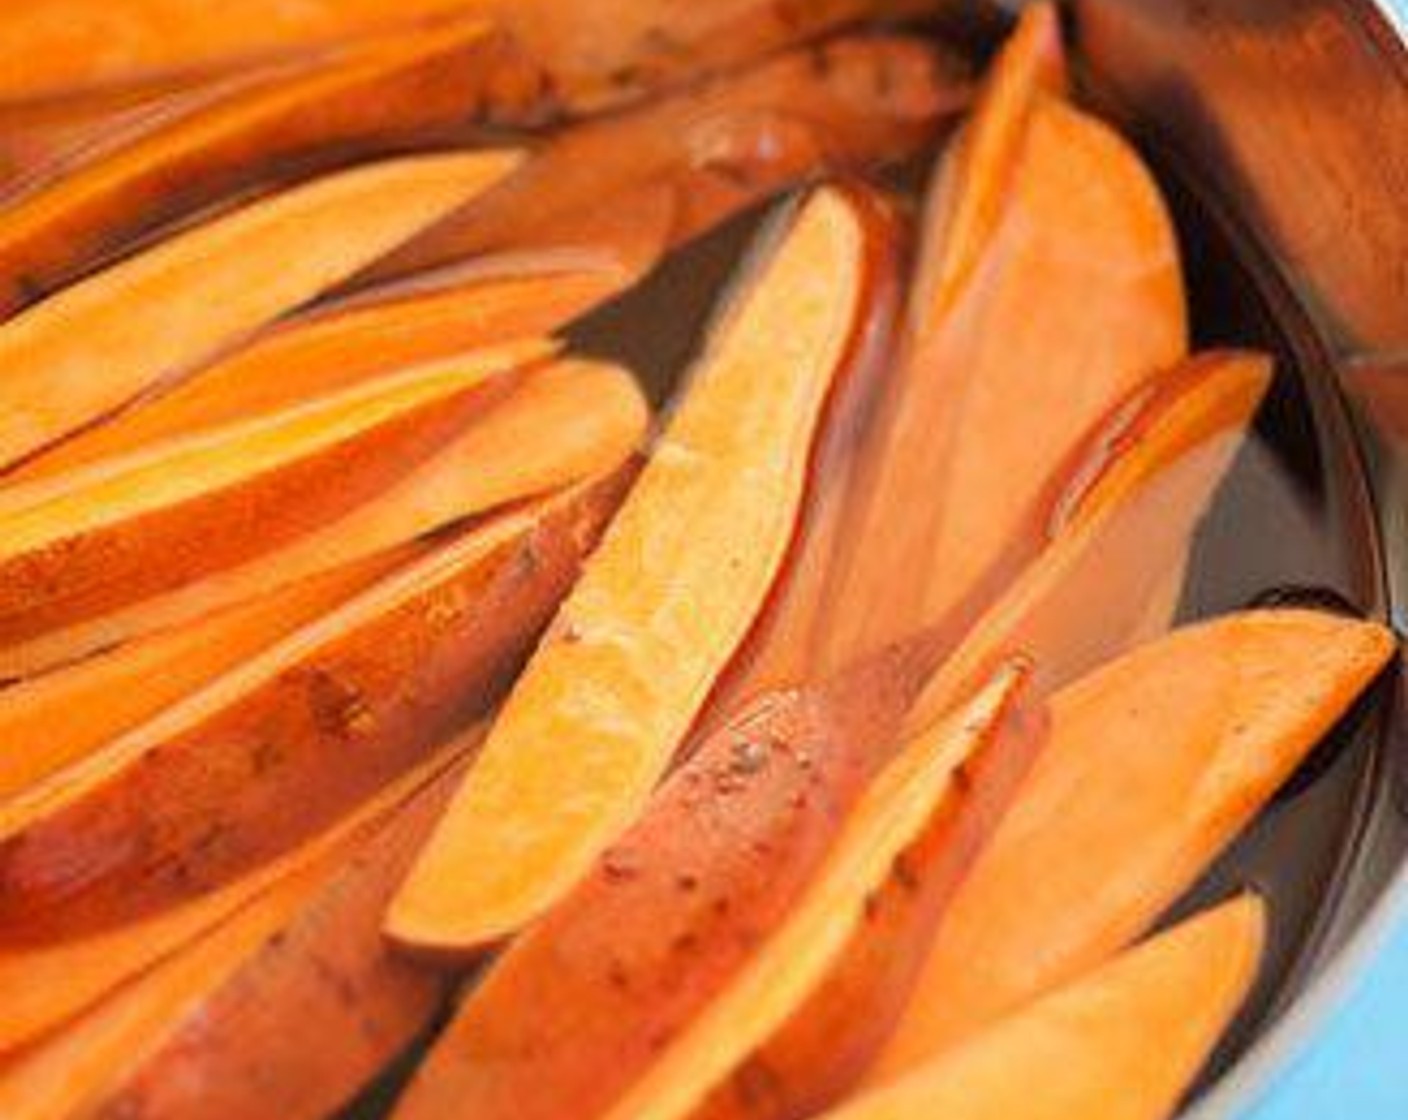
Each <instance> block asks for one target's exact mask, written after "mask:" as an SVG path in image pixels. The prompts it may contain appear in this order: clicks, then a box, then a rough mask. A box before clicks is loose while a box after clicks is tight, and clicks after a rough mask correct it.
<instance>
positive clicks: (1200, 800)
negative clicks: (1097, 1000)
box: [870, 610, 1394, 1084]
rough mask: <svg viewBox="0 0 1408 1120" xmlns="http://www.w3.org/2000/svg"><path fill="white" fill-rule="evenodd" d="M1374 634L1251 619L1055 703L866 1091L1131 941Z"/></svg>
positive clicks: (1288, 752) (1099, 675) (1371, 651)
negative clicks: (1042, 743) (1046, 735)
mask: <svg viewBox="0 0 1408 1120" xmlns="http://www.w3.org/2000/svg"><path fill="white" fill-rule="evenodd" d="M1393 651H1394V639H1393V637H1392V635H1391V634H1390V633H1389V632H1388V631H1387V630H1386V629H1384V628H1383V627H1382V626H1378V625H1376V624H1373V623H1369V622H1361V621H1358V620H1355V619H1348V618H1342V617H1338V616H1334V615H1327V614H1318V613H1314V612H1310V611H1294V610H1275V611H1252V612H1245V613H1241V614H1234V615H1229V616H1227V617H1225V618H1220V619H1217V620H1215V621H1212V622H1207V623H1202V624H1199V625H1196V626H1190V627H1186V628H1184V629H1180V630H1176V631H1174V632H1173V633H1172V634H1171V635H1169V636H1168V637H1166V638H1162V639H1160V640H1158V641H1155V642H1152V643H1150V644H1148V645H1145V646H1141V647H1140V648H1139V649H1136V650H1135V651H1134V652H1132V653H1130V654H1128V655H1126V656H1124V657H1122V658H1120V659H1118V660H1116V661H1113V662H1111V663H1109V664H1108V665H1106V666H1104V667H1102V668H1101V669H1098V670H1097V671H1095V672H1094V673H1092V674H1090V675H1088V676H1086V677H1082V678H1081V679H1080V680H1078V681H1077V682H1075V683H1074V684H1072V685H1069V686H1067V687H1066V688H1064V689H1062V690H1061V691H1060V692H1058V693H1057V694H1056V695H1055V696H1054V697H1053V698H1052V700H1051V735H1050V739H1049V741H1048V745H1047V747H1046V749H1045V750H1044V751H1043V752H1042V753H1041V755H1040V757H1039V758H1038V759H1037V762H1036V764H1035V766H1034V767H1033V769H1032V772H1031V774H1030V775H1029V776H1028V777H1027V779H1026V782H1025V783H1024V785H1023V788H1022V789H1021V790H1020V791H1019V793H1018V795H1017V799H1016V801H1015V802H1014V804H1013V806H1012V809H1011V811H1010V812H1009V813H1008V814H1007V816H1006V817H1005V818H1004V819H1003V821H1002V824H1001V825H1000V826H999V827H998V830H997V832H996V833H995V834H994V836H993V839H992V841H991V843H990V844H989V845H988V847H987V848H986V849H985V850H984V852H983V854H982V856H981V857H980V858H979V860H978V863H977V865H976V866H975V867H974V869H973V872H972V873H971V874H970V875H969V877H968V878H967V880H966V881H965V882H964V884H963V886H962V888H961V889H960V890H959V892H958V895H957V897H956V898H955V899H954V901H953V904H952V906H951V907H950V909H949V912H948V915H947V917H946V918H945V920H944V921H943V923H942V924H941V925H940V927H939V932H938V938H937V940H936V942H935V944H934V945H933V947H932V949H931V950H930V953H929V958H928V961H927V963H926V965H925V968H924V971H923V973H922V975H921V977H920V981H919V983H918V985H917V986H916V988H915V993H914V997H913V999H912V1000H911V1002H910V1005H909V1009H908V1011H907V1013H906V1016H905V1018H904V1020H903V1021H902V1022H901V1024H900V1026H899V1029H898V1030H897V1032H896V1034H895V1035H894V1037H893V1038H892V1039H891V1040H890V1042H889V1044H888V1045H887V1047H886V1049H885V1052H884V1054H883V1055H882V1056H881V1059H880V1061H879V1062H878V1064H877V1066H876V1068H875V1069H874V1070H873V1071H872V1073H871V1075H870V1083H872V1084H876V1083H879V1082H882V1081H884V1080H887V1079H889V1078H892V1077H895V1076H897V1075H899V1074H900V1073H903V1072H904V1071H906V1070H909V1069H913V1068H915V1067H916V1066H918V1065H919V1064H921V1063H923V1062H925V1061H928V1060H929V1059H930V1058H931V1057H932V1056H934V1055H936V1054H938V1053H940V1052H941V1051H943V1050H945V1049H948V1048H949V1047H951V1046H953V1045H955V1044H956V1043H958V1042H959V1041H961V1040H962V1039H964V1038H966V1037H969V1036H971V1035H972V1034H973V1032H975V1031H977V1030H978V1029H980V1028H982V1027H983V1026H985V1025H986V1024H988V1023H991V1022H992V1021H994V1020H995V1019H997V1018H999V1017H1001V1016H1002V1015H1004V1014H1006V1013H1007V1012H1008V1011H1010V1010H1011V1009H1013V1008H1014V1007H1017V1006H1019V1005H1020V1004H1022V1003H1023V1002H1024V1001H1026V1000H1028V999H1030V998H1032V997H1033V996H1035V995H1038V994H1040V993H1041V992H1043V991H1046V990H1048V989H1050V988H1052V987H1054V986H1055V985H1057V984H1060V983H1061V982H1063V981H1064V980H1067V979H1069V978H1070V977H1072V976H1075V975H1077V974H1079V973H1080V972H1082V971H1083V970H1085V969H1088V968H1090V967H1093V966H1094V965H1096V964H1099V963H1100V962H1101V961H1103V960H1105V959H1106V958H1108V957H1109V956H1111V955H1112V954H1114V953H1116V952H1118V951H1119V950H1120V949H1121V948H1123V947H1124V946H1125V945H1127V944H1129V943H1130V942H1131V941H1132V940H1134V939H1135V938H1137V937H1138V936H1139V935H1140V934H1141V933H1143V932H1144V930H1145V929H1147V928H1148V927H1149V925H1150V924H1151V923H1152V922H1154V921H1155V919H1157V918H1158V916H1159V915H1160V914H1161V913H1162V912H1163V911H1164V910H1165V908H1167V907H1168V906H1169V905H1171V904H1172V903H1173V901H1174V900H1175V899H1176V898H1177V897H1178V895H1179V894H1180V893H1181V892H1182V891H1183V890H1184V889H1186V888H1187V887H1188V886H1189V885H1190V884H1191V883H1192V882H1193V880H1194V879H1195V878H1196V877H1197V876H1198V874H1199V873H1200V872H1201V871H1202V870H1203V868H1204V867H1206V866H1207V864H1208V863H1209V862H1211V860H1212V859H1213V857H1215V856H1216V855H1217V854H1218V852H1220V851H1221V850H1222V848H1223V847H1224V845H1226V844H1227V843H1228V842H1229V841H1230V840H1231V839H1232V838H1233V837H1234V836H1235V835H1236V834H1237V833H1238V832H1239V831H1240V830H1241V829H1242V828H1243V827H1244V826H1245V825H1246V823H1247V822H1248V821H1249V820H1250V819H1251V818H1252V817H1253V816H1254V815H1255V814H1256V812H1257V811H1258V810H1259V809H1260V808H1261V807H1262V806H1263V805H1264V804H1265V803H1266V801H1267V800H1268V799H1269V798H1270V797H1271V795H1272V794H1273V793H1275V791H1276V789H1277V788H1278V787H1279V786H1280V785H1281V783H1282V782H1284V781H1285V779H1286V778H1287V777H1289V776H1290V774H1291V772H1292V771H1293V770H1294V769H1295V768H1296V766H1297V764H1298V763H1299V762H1300V761H1301V760H1302V759H1303V758H1304V757H1305V756H1306V754H1307V753H1308V752H1309V751H1310V749H1311V748H1312V747H1313V746H1315V744H1316V743H1317V742H1318V741H1319V740H1320V739H1321V737H1322V736H1323V735H1324V734H1325V733H1326V732H1327V731H1328V730H1329V729H1330V728H1331V726H1333V724H1334V723H1335V721H1336V720H1338V719H1339V717H1340V716H1341V715H1343V714H1344V712H1345V710H1346V709H1347V708H1348V707H1349V705H1350V704H1351V703H1352V702H1353V701H1354V700H1355V698H1356V697H1357V696H1358V695H1359V694H1360V693H1361V692H1362V691H1363V690H1364V689H1365V687H1367V685H1368V684H1369V682H1370V681H1371V680H1372V679H1373V678H1374V677H1375V675H1376V674H1377V673H1378V672H1379V671H1380V670H1381V669H1382V668H1383V666H1384V664H1385V663H1386V662H1387V661H1388V659H1389V658H1390V657H1391V656H1392V654H1393Z"/></svg>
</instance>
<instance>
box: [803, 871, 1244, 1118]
mask: <svg viewBox="0 0 1408 1120" xmlns="http://www.w3.org/2000/svg"><path fill="white" fill-rule="evenodd" d="M1265 926H1266V914H1265V906H1264V905H1263V904H1262V902H1261V900H1260V899H1259V898H1257V897H1255V896H1245V897H1242V898H1239V899H1234V900H1233V901H1231V902H1228V903H1224V904H1223V905H1221V906H1219V907H1217V908H1215V909H1212V910H1208V911H1205V912H1204V913H1202V914H1199V915H1197V916H1196V917H1193V918H1190V919H1188V920H1187V921H1184V922H1182V923H1180V924H1179V925H1177V926H1175V927H1173V928H1172V929H1170V930H1168V931H1167V932H1165V933H1162V934H1160V935H1159V936H1157V937H1155V938H1153V939H1151V940H1150V941H1147V942H1145V943H1144V944H1142V945H1140V946H1138V947H1136V948H1134V949H1130V950H1128V951H1127V952H1125V953H1124V954H1122V955H1121V956H1119V957H1117V958H1116V959H1115V960H1113V961H1111V962H1110V963H1109V964H1107V965H1105V966H1104V967H1102V968H1099V969H1097V970H1095V971H1092V972H1088V973H1085V974H1083V975H1081V976H1080V977H1079V978H1078V979H1075V980H1073V981H1071V982H1070V983H1069V984H1067V985H1065V986H1064V987H1062V988H1059V989H1057V990H1056V991H1054V992H1052V993H1051V994H1050V995H1048V996H1046V997H1044V998H1042V999H1040V1000H1037V1001H1036V1002H1034V1003H1031V1004H1027V1005H1025V1006H1023V1007H1022V1008H1021V1009H1019V1010H1017V1011H1015V1012H1014V1013H1013V1014H1012V1015H1010V1016H1008V1017H1007V1018H1005V1019H1003V1020H1001V1021H1000V1022H998V1023H996V1024H994V1025H993V1026H992V1027H991V1028H989V1029H988V1030H985V1031H982V1032H981V1033H979V1034H977V1035H976V1036H974V1037H973V1038H972V1040H971V1041H969V1042H967V1043H966V1044H964V1045H961V1046H959V1047H958V1048H956V1049H954V1050H952V1051H949V1052H947V1053H945V1054H943V1055H941V1056H940V1057H938V1058H937V1059H935V1060H934V1061H932V1062H929V1063H927V1064H926V1065H924V1066H921V1067H919V1068H918V1069H916V1070H915V1071H914V1072H913V1073H912V1074H910V1075H908V1076H906V1077H903V1078H901V1079H900V1080H898V1081H896V1082H894V1083H893V1084H889V1085H885V1086H882V1087H880V1088H878V1089H876V1090H874V1091H873V1092H870V1093H867V1094H864V1095H862V1096H860V1097H858V1098H856V1099H855V1100H854V1101H852V1102H849V1103H847V1104H846V1105H843V1106H842V1107H840V1108H837V1109H835V1110H834V1111H831V1112H827V1113H824V1114H823V1116H824V1118H825V1120H909V1118H911V1117H915V1116H942V1117H945V1118H946V1120H948V1118H951V1120H992V1118H994V1117H1002V1118H1003V1120H1068V1118H1069V1117H1073V1116H1100V1117H1103V1118H1107V1120H1167V1118H1168V1117H1170V1116H1172V1115H1173V1113H1174V1111H1175V1109H1176V1108H1177V1105H1178V1102H1179V1098H1180V1097H1182V1095H1183V1094H1184V1092H1186V1091H1187V1089H1188V1087H1189V1085H1191V1084H1192V1082H1193V1079H1194V1078H1195V1077H1196V1076H1197V1074H1198V1071H1199V1069H1200V1068H1201V1067H1202V1065H1203V1063H1204V1062H1205V1061H1206V1060H1207V1057H1208V1054H1209V1053H1210V1052H1211V1051H1212V1048H1213V1046H1214V1045H1215V1044H1216V1042H1217V1040H1218V1038H1219V1036H1220V1035H1221V1034H1222V1032H1223V1031H1224V1030H1225V1029H1226V1028H1227V1025H1228V1024H1229V1023H1230V1022H1231V1021H1232V1017H1233V1016H1234V1015H1235V1014H1236V1012H1237V1009H1238V1008H1239V1007H1240V1006H1241V1004H1242V1001H1243V1000H1244V999H1245V998H1246V995H1247V992H1248V991H1249V990H1250V988H1251V986H1252V983H1253V982H1254V981H1255V979H1256V975H1257V971H1258V968H1259V965H1260V961H1261V953H1262V946H1263V944H1264V941H1265V936H1266V933H1265Z"/></svg>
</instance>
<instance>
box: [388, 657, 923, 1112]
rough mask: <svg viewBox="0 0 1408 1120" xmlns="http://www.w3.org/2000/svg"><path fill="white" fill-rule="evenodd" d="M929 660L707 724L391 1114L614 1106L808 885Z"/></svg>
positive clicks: (767, 702)
mask: <svg viewBox="0 0 1408 1120" xmlns="http://www.w3.org/2000/svg"><path fill="white" fill-rule="evenodd" d="M920 660H921V659H920V658H918V657H916V656H915V652H914V649H913V648H903V647H901V648H899V649H895V650H891V651H888V652H887V653H885V654H884V655H882V656H879V657H877V658H875V659H873V660H872V661H870V662H869V663H867V664H865V665H863V666H861V667H859V668H858V669H857V670H855V671H852V672H850V673H847V674H845V675H843V676H841V677H839V678H837V679H836V680H835V681H833V682H831V683H829V684H827V685H825V686H821V687H817V688H812V689H808V690H790V691H783V692H776V693H770V694H766V695H764V696H761V697H759V698H758V699H757V700H755V701H754V702H753V703H752V704H749V705H747V706H746V707H745V708H743V709H742V710H741V711H739V712H738V714H737V715H736V716H735V717H734V718H733V719H731V720H729V721H728V722H727V723H726V724H725V725H724V726H722V727H720V728H719V729H718V730H717V731H715V732H714V733H713V734H711V735H710V736H709V737H708V739H707V740H706V741H704V742H703V743H702V744H701V745H700V746H699V747H698V749H697V750H696V751H694V753H693V754H692V755H691V756H690V757H689V758H688V760H687V761H685V762H684V763H683V764H682V765H681V766H680V767H679V769H678V770H676V771H675V773H674V774H673V775H671V776H670V777H669V778H668V779H667V780H666V782H665V783H664V785H662V787H661V789H660V791H659V793H658V795H657V796H656V798H655V799H654V801H652V803H651V806H650V809H649V811H648V813H647V815H646V816H645V817H644V818H642V819H641V821H640V822H639V823H638V824H637V825H636V826H635V827H634V828H632V829H631V830H630V831H629V832H628V833H627V834H626V835H625V836H624V837H623V838H622V839H621V841H620V842H619V843H618V844H616V845H615V847H613V848H612V849H611V850H610V851H609V852H608V853H607V854H606V855H605V856H604V857H603V858H602V859H601V860H600V861H599V862H598V864H597V866H596V868H595V870H594V871H593V873H592V875H591V876H590V877H589V878H588V879H586V880H585V881H584V882H583V883H582V884H581V885H580V886H579V887H578V888H577V889H576V891H575V892H573V893H572V894H571V895H569V896H568V897H567V898H566V899H565V900H564V901H563V902H562V903H561V904H560V905H559V906H558V907H557V908H556V909H554V910H553V911H551V912H550V913H549V914H548V915H547V916H546V917H545V918H544V919H543V920H542V921H541V922H540V923H539V924H538V925H537V926H534V927H532V928H531V929H530V930H529V931H528V932H527V933H526V934H525V935H524V936H523V937H522V938H521V939H520V940H519V941H518V942H516V943H515V944H514V945H512V946H511V947H510V948H509V949H508V951H507V952H506V953H505V954H504V956H503V957H502V958H500V960H499V961H498V962H497V963H496V964H495V965H494V967H493V968H492V969H491V970H490V972H489V973H488V975H487V976H486V977H485V979H484V981H483V982H482V984H481V986H480V987H478V988H477V989H476V990H475V991H474V993H473V994H472V995H471V997H470V998H469V1000H468V1001H467V1002H466V1003H465V1005H464V1006H463V1007H462V1008H461V1010H460V1013H459V1015H458V1016H457V1017H456V1019H455V1020H454V1021H453V1022H452V1023H451V1025H450V1027H449V1028H448V1030H447V1031H446V1033H445V1034H444V1035H442V1036H441V1038H440V1041H439V1043H438V1044H437V1045H436V1047H435V1048H434V1050H432V1052H431V1054H430V1056H429V1057H428V1058H427V1060H426V1062H425V1064H424V1065H423V1066H422V1067H421V1070H420V1072H419V1073H418V1075H417V1077H416V1079H415V1080H414V1081H413V1082H412V1084H411V1087H410V1089H409V1090H408V1092H407V1094H406V1096H405V1098H404V1099H403V1101H402V1104H401V1108H400V1111H399V1112H398V1113H397V1115H398V1117H400V1118H402V1120H428V1118H434V1117H448V1116H461V1115H466V1116H467V1115H472V1116H474V1117H475V1118H476V1120H497V1118H500V1117H502V1118H504V1120H509V1118H512V1120H550V1118H554V1120H555V1118H557V1117H560V1116H563V1115H568V1114H571V1115H582V1116H590V1115H595V1114H596V1113H597V1112H598V1111H599V1110H601V1109H603V1108H605V1107H607V1106H608V1105H609V1104H610V1103H611V1102H612V1100H613V1099H614V1098H615V1097H616V1096H618V1095H619V1093H620V1092H621V1091H622V1090H623V1089H624V1088H625V1087H626V1086H627V1085H628V1084H629V1083H630V1081H631V1080H632V1078H633V1077H634V1076H635V1075H637V1074H639V1072H640V1071H641V1070H642V1069H644V1068H645V1067H646V1066H647V1065H648V1064H649V1063H650V1062H651V1060H652V1059H653V1058H654V1057H655V1055H656V1054H657V1053H658V1052H659V1050H660V1049H661V1047H663V1046H664V1045H665V1044H666V1042H667V1041H668V1040H669V1039H670V1038H671V1037H672V1036H673V1035H674V1034H675V1033H676V1032H677V1031H678V1030H680V1029H681V1028H682V1027H683V1026H684V1025H685V1024H686V1023H688V1022H689V1021H690V1019H691V1018H692V1017H693V1015H694V1014H695V1013H697V1011H698V1010H699V1008H700V1007H702V1006H703V1005H704V1004H705V1003H706V1002H707V1001H708V1000H709V999H710V998H711V997H712V996H713V995H714V994H715V993H716V992H718V991H719V990H720V989H721V988H722V987H723V986H724V984H726V983H727V981H728V979H729V978H730V977H731V976H732V975H733V973H734V972H735V971H736V970H737V968H738V967H739V966H740V965H741V964H742V963H743V962H744V961H746V960H747V958H748V956H749V954H750V953H751V952H752V951H753V949H754V948H755V947H756V946H757V944H758V942H759V940H760V939H761V938H763V937H765V936H766V935H767V933H768V931H769V930H771V929H772V928H774V927H775V926H776V924H777V923H778V921H779V920H780V919H781V917H782V915H783V914H785V913H786V911H787V909H788V907H789V905H790V904H791V903H792V902H794V901H795V900H796V899H797V898H798V897H799V896H800V894H801V892H802V891H803V890H804V889H805V887H806V885H807V883H808V882H809V880H810V879H811V877H812V875H813V873H814V872H815V870H816V869H817V867H819V866H820V864H821V861H822V860H823V859H824V858H825V856H826V854H827V852H828V850H829V847H830V844H831V841H832V839H833V838H834V836H835V834H836V832H837V829H838V828H839V827H840V824H841V821H842V818H843V816H844V815H845V813H846V811H847V809H848V808H849V807H850V806H851V805H852V804H853V803H854V802H855V801H856V799H857V798H858V797H859V795H860V793H861V791H862V789H863V788H864V786H865V784H866V781H867V780H868V778H869V777H870V776H871V774H872V773H873V772H874V770H875V769H876V768H877V767H878V766H879V765H880V764H881V763H882V762H883V761H884V759H885V758H886V757H887V756H888V754H889V750H890V747H891V746H892V740H893V735H894V733H895V730H896V728H897V727H898V722H899V719H900V717H901V714H902V711H903V707H904V705H905V703H907V701H908V699H909V698H910V697H911V696H912V695H913V690H914V688H915V687H916V683H917V681H918V680H919V679H920V675H919V672H918V662H919V661H920Z"/></svg>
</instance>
